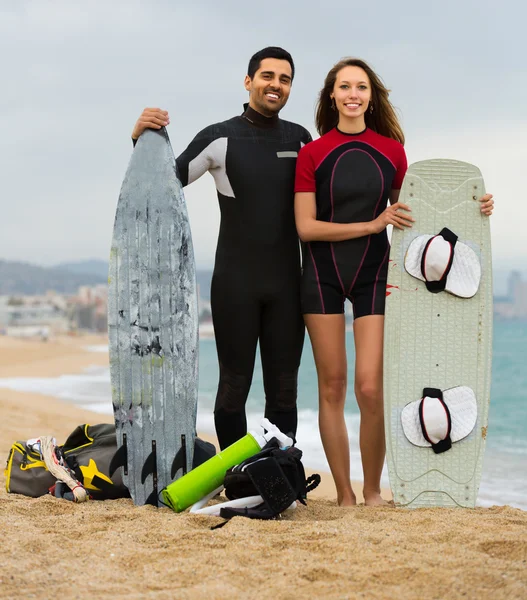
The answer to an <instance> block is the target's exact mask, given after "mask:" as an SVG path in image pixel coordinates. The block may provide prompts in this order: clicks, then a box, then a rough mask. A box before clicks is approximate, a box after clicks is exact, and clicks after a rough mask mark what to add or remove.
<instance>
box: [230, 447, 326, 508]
mask: <svg viewBox="0 0 527 600" xmlns="http://www.w3.org/2000/svg"><path fill="white" fill-rule="evenodd" d="M301 458H302V451H301V450H300V449H298V448H295V447H294V446H292V447H290V448H287V449H284V450H282V449H281V448H280V447H279V442H278V440H277V439H276V438H272V439H271V440H270V441H269V442H268V443H267V444H266V445H265V446H264V448H263V449H262V450H261V452H259V453H258V454H255V455H254V456H251V458H248V459H247V460H245V461H244V462H242V463H240V464H239V465H237V466H235V467H233V468H232V469H229V470H228V471H227V473H226V474H225V480H224V486H225V495H226V496H227V498H228V499H229V500H235V499H237V498H246V497H248V496H262V499H263V503H262V504H260V505H258V506H255V507H254V508H222V509H221V510H220V516H222V517H223V518H225V519H230V518H231V517H235V516H244V517H249V518H251V519H275V518H277V517H278V516H279V515H280V513H282V512H283V511H284V510H286V509H287V508H288V507H289V506H291V504H292V503H293V502H294V501H295V500H298V501H299V502H301V503H302V504H304V505H305V504H306V498H307V493H308V492H310V491H311V490H313V489H315V488H316V487H317V485H318V484H319V483H320V475H316V474H315V475H312V476H311V477H309V478H308V479H306V474H305V471H304V466H303V465H302V461H301Z"/></svg>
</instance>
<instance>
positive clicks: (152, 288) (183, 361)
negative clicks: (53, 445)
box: [108, 128, 198, 506]
mask: <svg viewBox="0 0 527 600" xmlns="http://www.w3.org/2000/svg"><path fill="white" fill-rule="evenodd" d="M108 285H109V289H108V333H109V352H110V376H111V386H112V402H113V410H114V417H115V427H116V432H117V448H118V450H117V453H116V455H115V457H114V460H113V461H112V465H111V470H115V469H117V468H120V469H122V475H123V481H124V483H125V485H126V486H127V487H128V489H129V490H130V494H131V496H132V499H133V501H134V503H135V504H137V505H143V504H153V505H156V506H157V505H158V498H159V493H160V492H161V490H162V489H163V488H164V487H165V486H167V485H168V484H169V483H170V482H171V481H173V480H174V479H177V478H178V477H180V476H181V475H183V474H184V473H186V472H187V471H189V470H190V469H191V465H192V459H193V449H194V439H195V431H196V409H197V390H198V306H197V293H196V272H195V262H194V252H193V247H192V239H191V234H190V226H189V221H188V216H187V210H186V205H185V200H184V196H183V190H182V186H181V183H180V181H179V180H178V178H177V173H176V164H175V158H174V154H173V151H172V147H171V145H170V140H169V138H168V134H167V132H166V130H165V129H164V128H163V129H161V130H160V131H154V130H146V131H145V132H144V133H143V135H142V136H141V137H140V138H139V140H138V142H137V144H136V146H135V148H134V151H133V153H132V157H131V160H130V163H129V165H128V169H127V171H126V175H125V178H124V181H123V184H122V187H121V192H120V196H119V201H118V204H117V211H116V216H115V224H114V230H113V239H112V248H111V254H110V270H109V279H108Z"/></svg>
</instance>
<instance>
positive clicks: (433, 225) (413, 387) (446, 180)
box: [384, 159, 492, 507]
mask: <svg viewBox="0 0 527 600" xmlns="http://www.w3.org/2000/svg"><path fill="white" fill-rule="evenodd" d="M484 193H485V186H484V182H483V178H482V175H481V172H480V171H479V169H478V168H477V167H475V166H473V165H471V164H468V163H464V162H459V161H454V160H443V159H436V160H427V161H422V162H417V163H414V164H413V165H411V166H410V168H409V169H408V172H407V174H406V177H405V179H404V182H403V186H402V189H401V195H400V201H401V202H404V203H405V204H408V205H409V206H410V207H411V209H412V216H413V217H414V218H415V219H416V221H415V224H414V226H413V227H412V228H410V229H405V230H404V231H400V230H394V232H393V236H392V245H391V251H390V262H389V267H388V286H387V291H386V293H387V298H386V318H385V341H384V417H385V429H386V456H387V462H388V471H389V476H390V484H391V488H392V492H393V496H394V501H395V503H396V504H397V505H402V506H408V507H429V506H449V507H455V506H462V507H473V506H474V505H475V503H476V499H477V494H478V489H479V484H480V479H481V469H482V460H483V453H484V450H485V440H486V435H487V425H488V410H489V401H490V382H491V359H492V261H491V247H490V220H489V218H488V217H485V216H482V214H481V212H480V203H479V198H480V197H481V196H482V195H483V194H484ZM443 227H447V228H449V229H450V230H452V231H453V232H455V233H456V234H457V235H458V238H459V241H460V242H463V243H464V244H466V245H467V246H469V247H470V248H471V249H472V250H473V251H474V252H475V254H476V255H477V258H478V260H479V264H480V265H481V281H480V283H479V288H478V290H477V293H476V294H475V295H474V296H473V297H470V298H461V297H458V296H455V295H453V294H450V293H448V292H446V291H443V292H440V293H431V292H429V291H428V290H427V288H426V286H425V283H424V282H423V281H420V280H419V279H417V278H415V277H412V276H411V275H410V274H409V273H408V272H407V270H406V269H405V266H404V261H405V256H406V255H407V252H408V248H409V246H410V243H411V242H412V241H413V240H414V239H415V238H416V237H418V236H420V235H435V234H437V233H439V231H440V230H441V229H442V228H443ZM456 386H468V387H469V388H470V389H471V390H473V392H474V395H475V397H476V402H477V419H476V423H475V426H474V428H473V429H472V431H471V432H470V434H469V435H468V436H466V437H465V438H464V439H461V440H459V441H457V442H455V443H453V444H452V447H451V449H449V450H448V451H446V452H443V453H440V454H435V453H434V452H433V451H432V448H431V447H421V446H418V445H414V444H412V443H411V442H410V441H409V440H408V438H407V437H406V436H405V433H404V431H403V425H402V411H403V409H404V407H405V406H406V405H407V404H409V403H411V402H413V401H419V399H420V398H421V397H422V394H423V390H424V388H438V389H441V390H442V391H444V390H450V389H452V388H455V387H456Z"/></svg>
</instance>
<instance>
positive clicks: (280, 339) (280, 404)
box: [176, 105, 311, 448]
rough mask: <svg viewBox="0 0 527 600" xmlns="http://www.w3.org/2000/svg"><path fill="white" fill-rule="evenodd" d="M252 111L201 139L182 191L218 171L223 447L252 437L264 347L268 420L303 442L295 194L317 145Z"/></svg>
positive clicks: (214, 302)
mask: <svg viewBox="0 0 527 600" xmlns="http://www.w3.org/2000/svg"><path fill="white" fill-rule="evenodd" d="M245 108H246V109H245V112H244V113H243V115H241V116H237V117H234V118H232V119H229V120H228V121H224V122H223V123H217V124H215V125H210V126H209V127H207V128H206V129H204V130H203V131H201V132H200V133H198V135H197V136H196V137H195V138H194V140H193V141H192V142H191V143H190V145H189V147H188V148H187V149H186V150H185V151H184V152H183V153H182V154H181V155H180V156H179V157H178V158H177V160H176V163H177V168H178V174H179V177H180V179H181V182H182V184H183V185H187V184H189V183H192V182H193V181H195V180H196V179H198V178H199V177H201V175H203V174H204V173H205V172H206V171H209V172H210V173H211V174H212V176H213V177H214V180H215V183H216V189H217V192H218V199H219V203H220V211H221V224H220V232H219V238H218V247H217V249H216V262H215V266H214V275H213V278H212V288H211V308H212V318H213V322H214V332H215V337H216V348H217V351H218V360H219V367H220V381H219V386H218V393H217V396H216V406H215V409H214V420H215V424H216V433H217V435H218V440H219V443H220V446H221V448H225V447H227V446H229V445H230V444H232V443H234V442H235V441H237V440H238V439H240V438H241V437H243V436H244V435H245V434H246V433H247V421H246V415H245V403H246V401H247V396H248V394H249V389H250V386H251V381H252V376H253V370H254V361H255V356H256V347H257V343H258V342H259V343H260V354H261V359H262V370H263V379H264V388H265V398H266V403H265V416H266V417H267V418H268V419H269V420H270V421H271V422H272V423H274V424H275V425H277V426H278V427H279V428H280V429H281V430H282V431H283V432H286V433H287V432H293V433H294V434H296V427H297V409H296V396H297V373H298V367H299V365H300V355H301V353H302V346H303V342H304V324H303V321H302V315H301V309H300V253H299V242H298V236H297V232H296V227H295V219H294V206H293V195H294V182H295V165H296V157H297V154H298V151H299V150H300V148H301V147H302V146H303V145H304V144H307V143H308V142H310V141H311V136H310V135H309V133H308V131H307V130H306V129H304V128H303V127H301V126H300V125H296V124H295V123H290V122H288V121H283V120H281V119H279V118H278V116H275V117H270V118H267V117H264V116H262V115H261V114H260V113H258V112H256V111H254V110H252V109H251V108H250V107H248V106H247V105H246V107H245Z"/></svg>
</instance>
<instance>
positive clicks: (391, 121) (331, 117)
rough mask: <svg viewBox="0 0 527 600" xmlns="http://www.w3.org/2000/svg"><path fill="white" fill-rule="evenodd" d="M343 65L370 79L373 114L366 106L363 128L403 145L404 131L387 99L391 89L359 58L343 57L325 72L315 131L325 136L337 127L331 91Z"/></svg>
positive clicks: (316, 113)
mask: <svg viewBox="0 0 527 600" xmlns="http://www.w3.org/2000/svg"><path fill="white" fill-rule="evenodd" d="M344 67H360V68H361V69H362V70H363V71H365V72H366V75H368V79H369V80H370V85H371V103H372V104H373V113H371V112H370V110H369V108H368V110H366V112H365V113H364V119H365V121H366V127H369V128H370V129H372V130H373V131H376V132H377V133H380V134H381V135H384V136H386V137H389V138H393V139H394V140H397V141H398V142H401V144H404V133H403V130H402V128H401V125H400V124H399V119H398V118H397V115H396V113H395V109H394V107H393V106H392V103H391V102H390V100H389V99H388V95H389V92H390V90H388V89H387V88H386V86H385V85H384V84H383V82H382V80H381V79H380V77H379V76H378V75H377V74H376V73H375V71H374V70H373V69H372V68H371V67H370V66H369V65H368V64H367V63H365V62H364V61H363V60H361V59H360V58H344V59H342V60H341V61H339V62H338V63H337V64H336V65H335V66H334V67H333V68H332V69H331V71H330V72H329V73H328V74H327V76H326V79H325V81H324V87H323V88H322V90H321V91H320V96H319V99H318V103H317V107H316V112H315V123H316V126H317V131H318V133H319V134H320V135H324V134H325V133H327V132H328V131H330V130H331V129H333V127H336V125H337V124H338V122H339V112H338V110H334V109H333V108H332V107H331V105H332V101H331V96H330V94H331V93H332V92H333V88H334V87H335V81H336V80H337V74H338V72H339V71H340V70H341V69H343V68H344Z"/></svg>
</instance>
